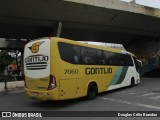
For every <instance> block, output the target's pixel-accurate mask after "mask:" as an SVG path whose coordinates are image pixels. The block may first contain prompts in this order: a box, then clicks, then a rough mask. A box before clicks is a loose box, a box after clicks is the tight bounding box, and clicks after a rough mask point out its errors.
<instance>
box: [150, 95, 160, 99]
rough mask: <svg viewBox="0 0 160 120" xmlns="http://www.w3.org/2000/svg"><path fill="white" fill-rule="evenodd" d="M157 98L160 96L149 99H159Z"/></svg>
mask: <svg viewBox="0 0 160 120" xmlns="http://www.w3.org/2000/svg"><path fill="white" fill-rule="evenodd" d="M159 98H160V96H155V97H151V99H154V100H156V99H159Z"/></svg>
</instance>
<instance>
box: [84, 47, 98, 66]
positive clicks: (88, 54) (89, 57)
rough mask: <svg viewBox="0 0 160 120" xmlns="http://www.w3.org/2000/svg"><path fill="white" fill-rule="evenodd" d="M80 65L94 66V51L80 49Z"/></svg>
mask: <svg viewBox="0 0 160 120" xmlns="http://www.w3.org/2000/svg"><path fill="white" fill-rule="evenodd" d="M82 56H83V57H82V63H83V64H88V65H95V64H96V63H97V58H96V50H95V49H92V48H87V47H82Z"/></svg>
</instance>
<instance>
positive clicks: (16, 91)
mask: <svg viewBox="0 0 160 120" xmlns="http://www.w3.org/2000/svg"><path fill="white" fill-rule="evenodd" d="M24 92H25V91H24V89H19V90H6V91H0V96H4V95H10V94H20V93H24Z"/></svg>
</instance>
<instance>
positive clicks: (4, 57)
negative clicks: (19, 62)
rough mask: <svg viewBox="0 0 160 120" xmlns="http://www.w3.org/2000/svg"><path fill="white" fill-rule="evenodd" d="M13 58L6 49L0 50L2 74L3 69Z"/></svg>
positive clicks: (0, 69) (0, 72) (1, 72)
mask: <svg viewBox="0 0 160 120" xmlns="http://www.w3.org/2000/svg"><path fill="white" fill-rule="evenodd" d="M14 59H15V58H14V57H11V55H9V52H8V51H4V50H3V51H0V74H3V72H4V69H5V68H6V67H7V66H8V65H10V64H11V63H12V62H13V60H14Z"/></svg>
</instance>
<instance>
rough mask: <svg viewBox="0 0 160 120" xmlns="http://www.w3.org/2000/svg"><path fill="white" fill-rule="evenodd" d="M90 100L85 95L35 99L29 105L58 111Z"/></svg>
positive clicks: (108, 93) (128, 88)
mask: <svg viewBox="0 0 160 120" xmlns="http://www.w3.org/2000/svg"><path fill="white" fill-rule="evenodd" d="M134 87H136V86H134ZM134 87H133V88H134ZM131 88H132V87H130V86H128V87H123V88H119V89H115V90H111V91H106V92H102V93H99V94H98V95H97V98H98V97H104V96H105V97H106V96H107V95H110V94H113V93H118V92H122V91H126V90H130V89H131ZM94 100H96V99H94ZM94 100H93V101H94ZM90 101H92V100H87V99H86V97H82V98H77V99H70V100H62V101H37V100H36V101H34V102H33V101H32V104H31V105H32V106H34V107H36V108H39V109H43V110H56V111H59V110H61V109H63V110H64V108H67V107H73V106H74V105H77V104H81V103H85V104H86V102H90Z"/></svg>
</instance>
